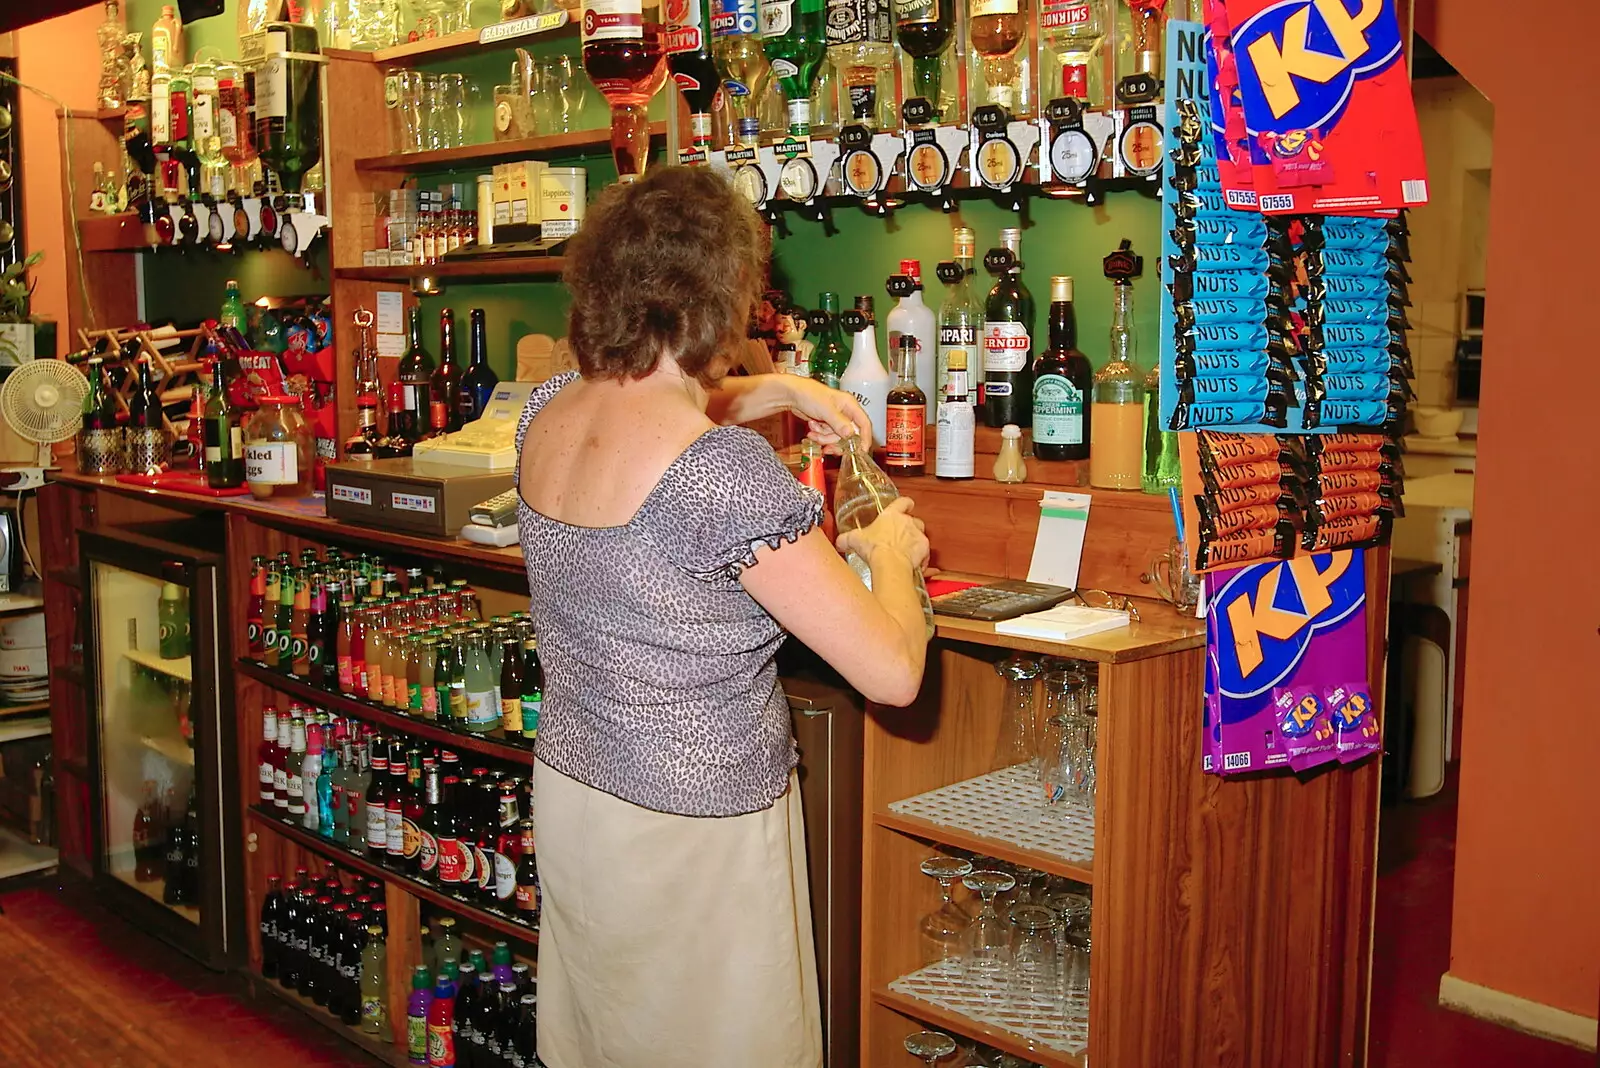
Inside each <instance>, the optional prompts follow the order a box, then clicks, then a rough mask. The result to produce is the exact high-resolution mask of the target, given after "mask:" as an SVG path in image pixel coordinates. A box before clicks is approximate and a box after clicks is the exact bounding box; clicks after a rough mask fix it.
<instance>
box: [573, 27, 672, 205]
mask: <svg viewBox="0 0 1600 1068" xmlns="http://www.w3.org/2000/svg"><path fill="white" fill-rule="evenodd" d="M650 15H651V16H652V17H650V18H646V13H645V10H644V6H643V4H642V3H641V0H586V2H585V3H584V5H583V69H584V72H585V73H587V74H588V75H589V80H590V81H591V82H593V83H594V87H595V88H596V89H598V90H600V95H602V96H604V97H605V98H606V102H607V103H608V104H610V105H611V155H612V157H613V158H614V159H615V160H616V164H617V180H618V181H622V182H631V181H634V180H636V179H637V178H638V177H639V176H640V175H641V174H643V173H644V169H645V164H646V163H647V162H648V161H649V157H650V119H649V116H648V114H647V113H646V109H647V108H648V107H649V104H650V98H651V97H653V96H655V95H656V92H657V90H659V89H660V88H661V86H662V85H664V84H665V83H666V80H667V64H666V52H665V51H664V50H663V47H662V40H661V26H660V24H659V23H658V22H657V21H656V20H655V18H654V15H655V8H654V7H652V8H651V11H650Z"/></svg>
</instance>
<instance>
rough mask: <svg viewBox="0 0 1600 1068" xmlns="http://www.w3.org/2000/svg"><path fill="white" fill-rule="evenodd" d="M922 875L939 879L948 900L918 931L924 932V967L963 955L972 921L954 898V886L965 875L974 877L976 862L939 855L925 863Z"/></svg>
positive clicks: (925, 918)
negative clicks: (963, 937) (964, 943)
mask: <svg viewBox="0 0 1600 1068" xmlns="http://www.w3.org/2000/svg"><path fill="white" fill-rule="evenodd" d="M922 874H924V875H929V876H932V877H933V878H935V879H937V880H939V893H940V894H941V895H942V896H943V898H944V900H943V901H942V902H941V903H940V905H939V907H938V908H936V909H934V910H933V911H932V912H930V913H928V914H927V915H926V916H924V917H923V918H922V923H921V924H920V925H919V927H918V930H919V931H920V932H921V933H922V960H923V963H924V964H937V963H938V962H939V961H942V960H951V959H954V958H958V957H960V956H961V945H962V934H963V933H964V932H965V931H966V929H967V925H968V924H970V923H971V922H972V916H971V915H969V914H968V912H967V910H966V909H964V908H962V907H961V906H960V905H958V904H956V902H955V899H954V898H952V897H951V896H950V887H951V884H952V883H954V882H955V881H956V880H957V879H960V878H961V877H962V876H965V875H970V874H972V861H970V860H964V859H962V858H960V857H947V856H944V855H943V854H938V855H935V856H931V857H929V858H928V859H927V860H925V861H923V862H922Z"/></svg>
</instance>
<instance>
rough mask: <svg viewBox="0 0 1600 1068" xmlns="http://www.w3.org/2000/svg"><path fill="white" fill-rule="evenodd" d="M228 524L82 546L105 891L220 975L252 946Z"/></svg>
mask: <svg viewBox="0 0 1600 1068" xmlns="http://www.w3.org/2000/svg"><path fill="white" fill-rule="evenodd" d="M220 520H221V517H220V516H207V517H196V518H195V519H192V520H185V521H181V522H175V523H161V524H143V525H137V526H128V527H118V528H114V529H105V528H102V529H97V530H89V531H84V532H83V533H82V534H81V535H80V544H81V546H82V553H81V562H80V566H81V568H82V579H83V589H84V591H85V603H86V608H87V610H88V612H89V616H90V618H89V620H88V623H89V630H88V636H89V645H88V648H87V650H86V655H85V658H84V659H85V675H86V677H85V682H86V684H87V687H88V695H89V707H90V709H91V715H90V717H89V719H90V749H89V760H90V769H89V772H90V774H89V778H90V782H91V805H92V811H93V813H94V822H93V848H94V853H95V865H94V879H95V882H96V884H97V889H98V890H99V891H100V892H101V893H102V895H104V898H105V899H106V900H107V901H108V902H109V903H111V904H112V905H113V907H114V908H115V909H116V910H117V911H119V912H120V913H121V914H123V915H124V916H126V917H127V918H128V919H129V920H130V921H131V922H132V923H133V924H134V925H135V926H137V927H139V928H140V929H142V930H144V931H146V932H148V933H150V934H152V935H155V936H156V937H159V938H161V939H163V940H164V941H167V942H169V943H171V944H172V945H174V946H176V947H178V948H179V949H181V950H183V951H184V952H185V953H187V954H189V955H190V956H192V957H194V958H195V959H196V960H198V961H200V962H201V963H202V964H205V965H207V966H208V967H211V968H216V969H218V970H222V969H226V968H230V967H232V966H234V965H235V964H236V963H237V962H238V961H239V960H241V959H242V958H243V953H244V946H245V941H244V937H243V932H244V928H243V916H242V914H241V910H242V908H243V901H244V894H243V893H242V892H241V891H242V887H243V882H242V878H243V876H242V865H241V858H240V856H239V842H240V836H239V833H240V832H239V814H238V806H237V805H235V804H231V803H229V799H228V793H227V791H228V789H229V787H230V785H236V784H237V782H238V774H237V764H238V759H237V744H236V737H235V734H234V720H233V714H232V689H233V688H232V686H231V684H225V683H226V680H227V678H228V676H227V674H226V667H227V665H228V663H229V656H230V654H229V651H228V647H227V646H228V641H227V635H226V631H227V627H226V626H225V622H224V621H225V620H226V619H227V611H226V609H227V605H226V604H225V603H224V602H225V597H226V592H225V591H226V588H227V583H226V579H225V573H224V571H223V542H224V533H223V527H222V524H221V522H220Z"/></svg>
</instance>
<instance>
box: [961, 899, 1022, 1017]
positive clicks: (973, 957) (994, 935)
mask: <svg viewBox="0 0 1600 1068" xmlns="http://www.w3.org/2000/svg"><path fill="white" fill-rule="evenodd" d="M961 885H962V886H965V887H966V888H967V889H968V890H971V891H972V892H973V893H975V894H977V895H978V896H979V897H981V898H982V899H983V907H982V908H980V909H979V910H978V915H977V916H976V917H974V918H973V921H972V923H971V925H970V926H968V928H967V934H966V947H965V948H966V954H965V956H964V958H963V972H964V974H965V977H966V982H967V985H968V986H969V987H971V988H972V989H973V990H974V991H975V992H977V993H979V994H981V995H983V996H984V997H986V998H992V999H994V1000H996V1001H998V1000H1000V999H1002V998H1004V997H1005V992H1006V972H1007V970H1008V969H1009V968H1010V966H1011V930H1010V925H1009V924H1007V923H1006V922H1005V921H1003V920H1002V919H1001V918H1000V914H999V913H998V912H996V911H995V903H994V899H995V895H997V894H1003V893H1005V892H1006V891H1007V890H1010V889H1011V888H1012V887H1013V886H1015V885H1017V880H1016V879H1015V878H1014V877H1013V876H1011V875H1008V874H1006V873H1005V872H1003V871H975V872H973V873H972V874H970V875H968V876H966V877H965V878H963V879H962V880H961Z"/></svg>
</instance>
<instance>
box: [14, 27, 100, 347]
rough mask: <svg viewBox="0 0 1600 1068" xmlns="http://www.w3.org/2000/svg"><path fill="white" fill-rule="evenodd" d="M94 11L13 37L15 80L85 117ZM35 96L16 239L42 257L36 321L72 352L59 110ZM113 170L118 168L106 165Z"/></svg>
mask: <svg viewBox="0 0 1600 1068" xmlns="http://www.w3.org/2000/svg"><path fill="white" fill-rule="evenodd" d="M104 18H105V15H104V9H103V8H102V7H100V6H98V5H96V6H93V7H87V8H84V9H83V10H81V11H75V12H73V13H72V14H70V15H62V16H60V17H59V18H53V19H49V20H47V21H45V22H40V23H37V24H36V25H33V26H29V27H27V28H25V29H22V30H18V31H17V33H16V48H17V67H18V71H17V73H18V76H19V77H21V79H22V81H23V82H24V83H26V84H28V85H32V86H34V87H36V88H38V89H41V90H43V91H44V92H46V93H49V94H50V95H51V96H53V97H55V98H56V100H59V101H61V104H65V105H66V106H67V107H69V108H73V109H74V110H76V109H79V108H82V109H87V110H93V109H94V106H95V92H96V88H97V84H98V82H99V77H100V61H99V58H98V51H97V45H96V43H95V30H97V29H98V28H99V26H100V23H101V22H102V21H103V20H104ZM61 104H56V103H54V102H52V101H49V100H46V99H44V98H43V97H40V96H38V95H37V94H35V93H30V92H28V91H27V90H24V91H23V93H22V108H21V111H22V114H21V115H20V116H19V124H20V126H21V132H22V146H21V147H22V159H23V165H22V196H23V215H24V218H23V239H24V240H25V241H26V242H27V245H28V250H29V251H30V252H37V251H42V252H43V253H44V260H43V261H42V262H41V263H40V264H39V265H38V266H36V267H35V268H34V269H33V277H34V279H35V281H36V283H37V287H36V288H35V289H34V293H33V311H34V314H36V315H48V316H52V317H53V318H54V319H55V320H56V322H57V323H59V324H60V329H61V330H62V331H63V334H62V335H61V336H60V337H59V340H58V341H57V346H58V348H59V349H60V351H62V352H67V351H70V350H71V349H73V348H76V342H75V341H74V340H73V339H70V338H68V337H66V336H65V334H64V332H65V330H66V328H67V272H68V271H69V270H77V267H76V265H75V264H72V263H69V262H68V259H67V252H66V233H65V224H64V223H63V221H62V220H63V215H62V197H63V193H62V189H61V132H60V124H59V123H58V122H57V120H56V109H57V108H58V107H60V106H61ZM104 162H105V164H106V165H107V166H109V167H115V168H118V169H119V170H120V167H121V164H120V161H118V160H114V159H107V160H105V161H104ZM77 199H78V210H79V212H80V213H86V212H87V210H88V203H89V190H87V189H79V190H78V198H77Z"/></svg>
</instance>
